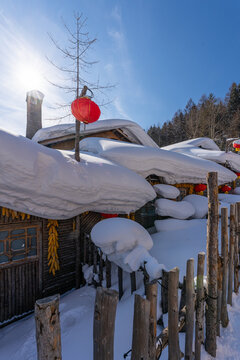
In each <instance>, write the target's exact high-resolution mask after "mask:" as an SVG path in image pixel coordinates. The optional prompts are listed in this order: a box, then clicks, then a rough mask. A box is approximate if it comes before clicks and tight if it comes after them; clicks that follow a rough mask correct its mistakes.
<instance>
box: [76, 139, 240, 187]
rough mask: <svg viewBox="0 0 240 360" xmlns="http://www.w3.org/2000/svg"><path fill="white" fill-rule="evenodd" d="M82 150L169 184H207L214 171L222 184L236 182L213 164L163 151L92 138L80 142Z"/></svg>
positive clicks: (230, 174)
mask: <svg viewBox="0 0 240 360" xmlns="http://www.w3.org/2000/svg"><path fill="white" fill-rule="evenodd" d="M80 149H81V150H82V151H88V152H90V153H94V154H98V155H99V156H101V157H104V158H106V159H108V160H111V161H114V162H116V163H118V164H120V165H123V166H125V167H127V168H129V169H131V170H133V171H135V172H136V173H138V174H140V175H142V176H143V177H147V176H148V175H151V174H155V175H157V176H161V177H163V178H164V180H165V182H166V183H168V184H176V183H195V184H198V183H206V176H207V173H208V172H210V171H217V172H218V181H219V184H224V183H227V182H231V181H233V180H235V179H236V175H235V174H234V173H233V172H232V171H230V170H228V169H226V168H225V167H223V166H221V165H218V164H216V163H214V162H212V161H208V160H204V159H200V158H197V157H190V156H186V155H183V154H178V153H175V152H173V151H167V150H163V149H160V148H152V147H149V146H142V145H138V144H131V143H127V142H123V141H118V140H111V139H104V138H97V137H92V138H91V137H88V138H85V139H83V140H82V141H81V142H80Z"/></svg>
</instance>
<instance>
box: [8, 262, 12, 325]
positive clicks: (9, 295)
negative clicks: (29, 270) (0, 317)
mask: <svg viewBox="0 0 240 360" xmlns="http://www.w3.org/2000/svg"><path fill="white" fill-rule="evenodd" d="M7 278H8V282H7V284H8V285H7V287H8V318H9V319H10V318H11V317H12V316H13V315H12V314H13V311H12V274H11V268H8V269H7Z"/></svg>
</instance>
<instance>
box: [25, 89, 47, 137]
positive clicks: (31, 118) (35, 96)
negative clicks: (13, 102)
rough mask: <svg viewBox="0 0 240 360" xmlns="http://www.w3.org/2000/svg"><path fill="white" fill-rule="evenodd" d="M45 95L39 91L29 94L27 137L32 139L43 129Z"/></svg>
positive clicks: (27, 99) (32, 91) (27, 98)
mask: <svg viewBox="0 0 240 360" xmlns="http://www.w3.org/2000/svg"><path fill="white" fill-rule="evenodd" d="M43 98H44V95H43V93H41V92H40V91H38V90H31V91H28V92H27V97H26V102H27V130H26V137H27V138H29V139H32V137H33V136H34V134H35V133H36V132H37V131H38V130H39V129H41V128H42V102H43Z"/></svg>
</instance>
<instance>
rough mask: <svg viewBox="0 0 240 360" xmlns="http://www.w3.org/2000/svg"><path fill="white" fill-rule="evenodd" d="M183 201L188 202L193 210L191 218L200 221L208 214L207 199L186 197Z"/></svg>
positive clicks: (198, 196) (203, 197) (194, 196)
mask: <svg viewBox="0 0 240 360" xmlns="http://www.w3.org/2000/svg"><path fill="white" fill-rule="evenodd" d="M183 200H184V201H187V202H189V203H190V204H191V205H192V206H193V207H194V209H195V214H194V216H193V218H195V219H202V218H204V216H206V215H207V213H208V198H206V197H205V196H201V195H194V194H193V195H187V196H185V197H184V198H183Z"/></svg>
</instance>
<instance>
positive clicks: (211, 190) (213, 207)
mask: <svg viewBox="0 0 240 360" xmlns="http://www.w3.org/2000/svg"><path fill="white" fill-rule="evenodd" d="M207 184H208V225H207V303H206V341H205V349H206V351H207V352H208V353H209V354H210V355H211V356H213V357H216V349H217V344H216V336H217V275H218V262H217V259H218V177H217V173H216V172H210V173H208V176H207Z"/></svg>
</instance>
